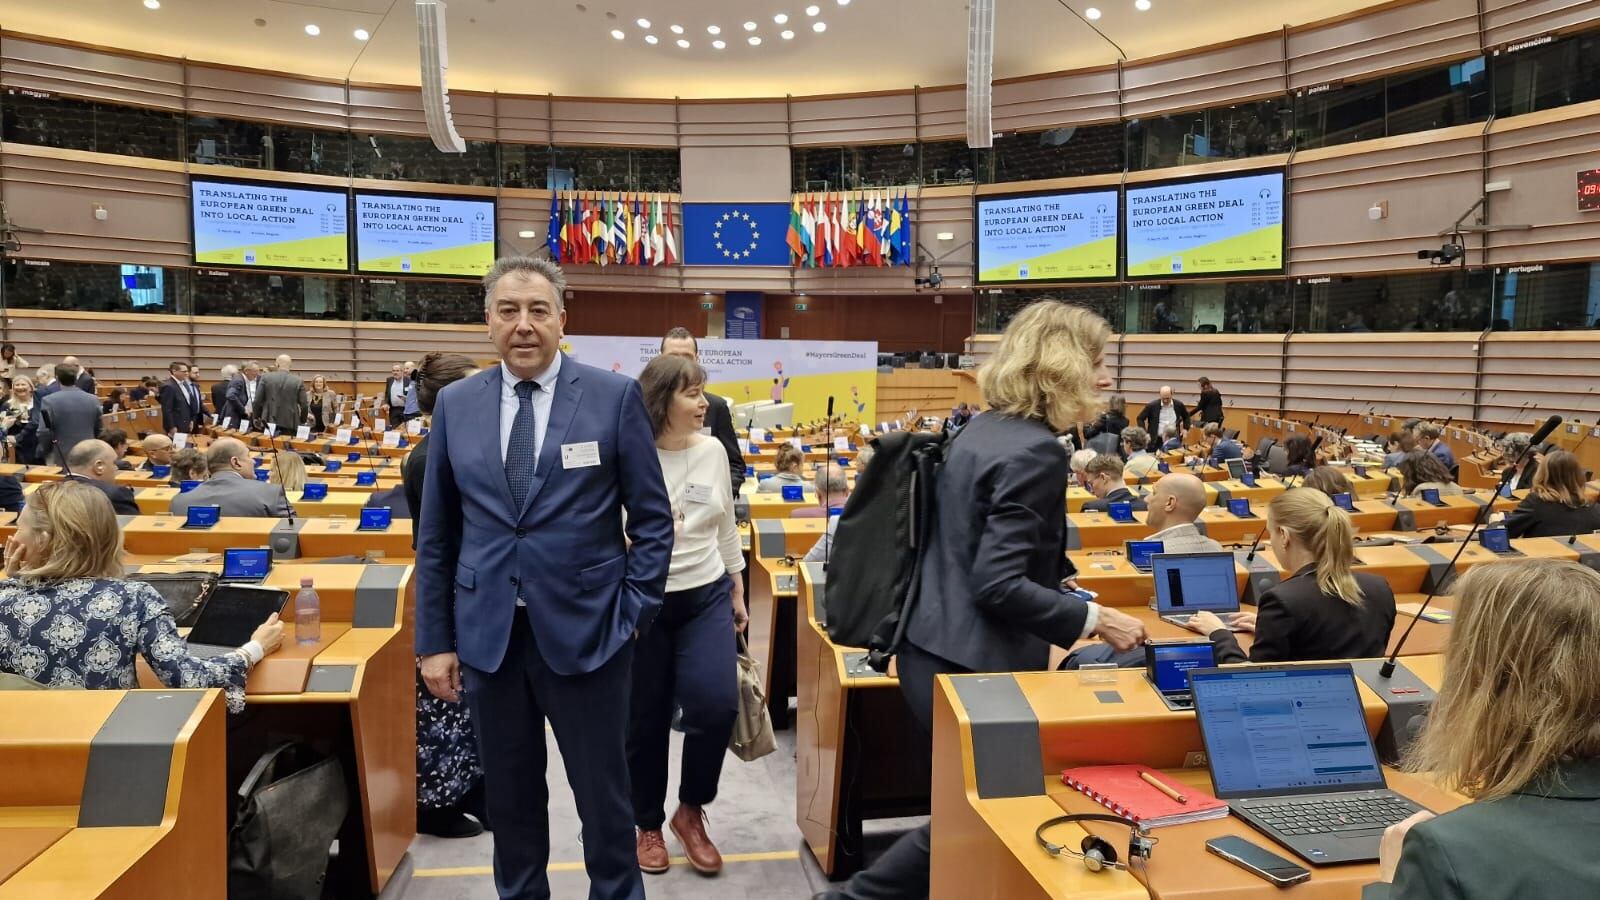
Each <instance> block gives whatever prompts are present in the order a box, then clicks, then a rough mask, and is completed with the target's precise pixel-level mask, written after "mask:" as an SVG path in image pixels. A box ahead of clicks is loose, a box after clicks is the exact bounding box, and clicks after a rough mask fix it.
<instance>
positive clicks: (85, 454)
mask: <svg viewBox="0 0 1600 900" xmlns="http://www.w3.org/2000/svg"><path fill="white" fill-rule="evenodd" d="M115 452H116V451H114V450H112V449H111V445H110V444H108V443H106V442H105V441H102V440H98V439H96V438H85V439H83V440H81V441H79V442H77V443H76V444H73V445H72V449H71V450H70V451H68V453H67V468H69V469H71V470H72V471H74V472H76V473H77V474H79V475H82V474H83V470H84V469H87V468H89V467H90V466H92V465H94V464H95V461H96V460H98V459H99V458H100V457H101V456H103V455H105V454H107V453H115Z"/></svg>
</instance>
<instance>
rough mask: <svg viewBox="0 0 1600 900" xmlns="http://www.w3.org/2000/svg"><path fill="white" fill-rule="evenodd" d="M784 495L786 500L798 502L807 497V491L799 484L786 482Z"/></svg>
mask: <svg viewBox="0 0 1600 900" xmlns="http://www.w3.org/2000/svg"><path fill="white" fill-rule="evenodd" d="M782 496H783V499H784V500H785V501H786V502H789V503H797V502H799V501H801V500H804V499H805V498H806V492H805V489H804V488H802V487H800V485H798V484H786V485H784V486H783V494H782Z"/></svg>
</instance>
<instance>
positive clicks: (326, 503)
mask: <svg viewBox="0 0 1600 900" xmlns="http://www.w3.org/2000/svg"><path fill="white" fill-rule="evenodd" d="M381 487H382V486H381V485H380V486H379V489H381ZM373 490H374V489H373V488H368V489H367V492H366V493H359V492H356V491H332V490H330V491H329V492H328V496H327V497H326V498H325V499H322V500H305V499H302V497H301V495H300V494H297V493H293V492H290V494H289V505H291V506H293V507H294V514H295V515H296V516H304V517H305V518H308V519H317V518H328V517H332V516H346V517H348V518H351V519H354V518H357V517H359V516H360V515H361V508H362V506H363V505H365V504H366V502H367V499H368V497H370V496H371V494H372V491H373ZM179 493H180V492H179V490H178V489H177V488H174V487H149V488H138V489H136V490H135V491H134V492H133V500H134V502H135V503H137V504H139V511H140V512H141V513H143V514H145V515H147V516H154V515H160V514H162V513H168V512H171V511H172V498H174V497H176V496H178V494H179Z"/></svg>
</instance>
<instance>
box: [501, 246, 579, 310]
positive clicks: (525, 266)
mask: <svg viewBox="0 0 1600 900" xmlns="http://www.w3.org/2000/svg"><path fill="white" fill-rule="evenodd" d="M513 274H520V275H538V276H541V277H542V278H544V280H546V281H548V282H550V286H551V287H553V288H555V292H556V309H566V308H567V273H565V272H563V271H561V267H560V266H559V265H556V264H555V263H554V262H551V261H550V260H548V259H545V258H544V257H542V256H502V257H500V258H499V259H497V260H495V261H494V265H493V266H490V267H489V271H488V273H487V274H485V275H484V276H483V308H484V309H488V308H489V297H490V295H491V294H493V293H494V286H495V285H496V284H498V283H499V281H500V279H501V278H504V277H505V276H507V275H513Z"/></svg>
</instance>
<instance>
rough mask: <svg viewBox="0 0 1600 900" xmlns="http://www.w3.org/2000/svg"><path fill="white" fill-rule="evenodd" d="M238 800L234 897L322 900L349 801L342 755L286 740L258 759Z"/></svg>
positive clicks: (231, 839) (232, 854)
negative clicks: (330, 857) (331, 851)
mask: <svg viewBox="0 0 1600 900" xmlns="http://www.w3.org/2000/svg"><path fill="white" fill-rule="evenodd" d="M238 801H239V808H238V812H237V814H236V816H235V818H234V822H233V827H232V828H231V829H230V830H229V832H228V900H320V898H321V897H322V889H323V880H324V878H326V877H327V873H328V851H329V849H330V848H331V847H332V846H333V842H334V839H335V838H337V837H338V835H339V829H340V828H341V827H343V825H344V819H345V815H346V813H347V812H348V811H349V808H350V796H349V792H348V790H347V789H346V787H345V779H344V769H343V767H341V766H340V765H339V760H338V759H337V758H336V757H332V756H321V755H320V754H318V753H316V752H315V751H313V750H312V749H311V748H310V747H307V746H306V745H304V744H296V743H285V744H280V745H278V746H277V747H275V748H273V749H271V750H268V751H267V752H266V753H265V754H263V755H262V756H261V758H260V759H258V760H257V761H256V764H255V767H254V768H252V769H251V770H250V774H249V775H248V776H246V777H245V780H244V783H243V784H242V785H240V787H239V794H238Z"/></svg>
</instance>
